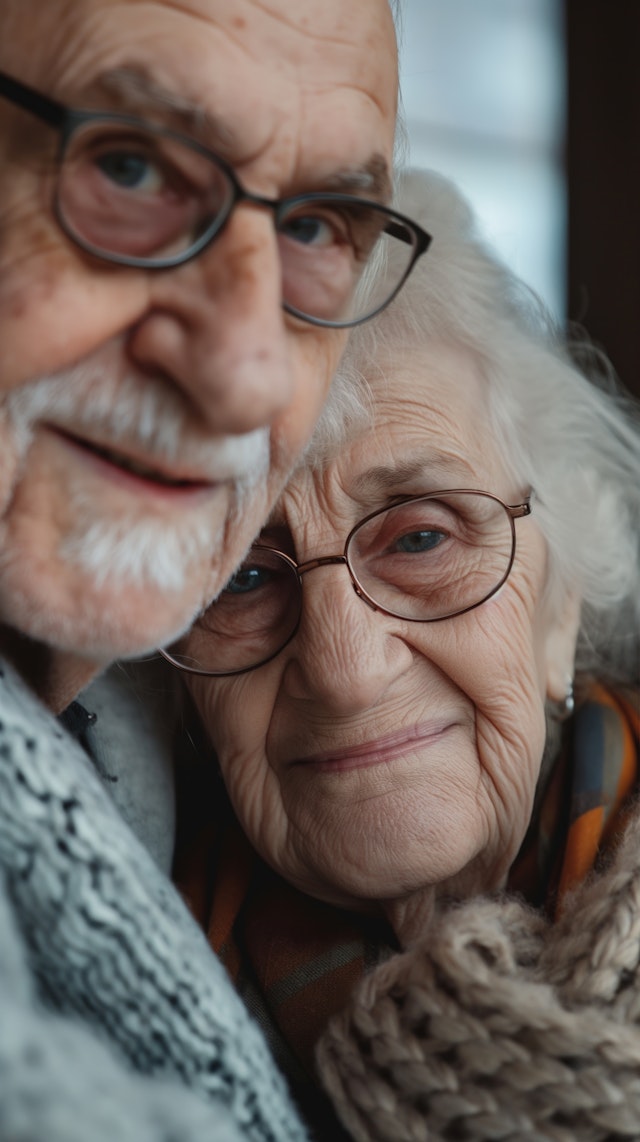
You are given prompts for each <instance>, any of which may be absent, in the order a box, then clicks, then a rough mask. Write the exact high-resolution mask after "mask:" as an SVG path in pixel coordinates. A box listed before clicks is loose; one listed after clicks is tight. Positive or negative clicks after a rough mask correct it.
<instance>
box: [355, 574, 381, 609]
mask: <svg viewBox="0 0 640 1142" xmlns="http://www.w3.org/2000/svg"><path fill="white" fill-rule="evenodd" d="M351 586H352V587H353V589H354V591H355V593H356V595H357V596H358V598H359V599H362V602H363V603H366V604H367V606H368V607H370V608H371V610H372V611H375V613H376V614H378V613H379V611H380V608H379V607H377V606H376V604H375V603H374V602H373V600H372V599H370V598H369V597H368V595H365V593H364V591H363V590H362V587H359V586H358V584H357V583H354V582H353V581H352V583H351Z"/></svg>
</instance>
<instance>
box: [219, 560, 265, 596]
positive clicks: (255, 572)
mask: <svg viewBox="0 0 640 1142" xmlns="http://www.w3.org/2000/svg"><path fill="white" fill-rule="evenodd" d="M271 579H272V573H271V572H270V571H268V570H266V568H264V567H241V568H240V570H239V571H237V572H236V574H235V575H234V576H233V578H232V579H230V580H229V582H228V583H227V585H226V587H225V589H224V593H225V594H227V595H246V594H247V593H248V592H249V591H257V590H258V589H259V588H260V587H266V585H267V584H268V583H269V581H270V580H271Z"/></svg>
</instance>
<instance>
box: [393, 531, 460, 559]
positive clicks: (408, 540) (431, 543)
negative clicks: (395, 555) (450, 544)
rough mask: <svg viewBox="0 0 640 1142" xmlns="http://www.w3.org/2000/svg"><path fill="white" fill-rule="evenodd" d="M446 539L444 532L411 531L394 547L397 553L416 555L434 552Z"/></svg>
mask: <svg viewBox="0 0 640 1142" xmlns="http://www.w3.org/2000/svg"><path fill="white" fill-rule="evenodd" d="M446 538H447V537H446V535H445V533H444V532H443V531H410V532H407V534H406V535H401V536H400V537H399V539H397V540H396V541H395V544H394V547H395V549H396V550H397V551H402V552H405V553H406V554H408V555H415V554H419V553H420V552H421V551H432V550H433V548H434V547H438V546H439V544H441V543H442V542H443V540H445V539H446Z"/></svg>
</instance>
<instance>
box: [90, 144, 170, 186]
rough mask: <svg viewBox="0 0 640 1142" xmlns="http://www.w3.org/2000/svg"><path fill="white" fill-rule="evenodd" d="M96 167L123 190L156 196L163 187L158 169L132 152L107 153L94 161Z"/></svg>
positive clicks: (144, 157) (143, 157)
mask: <svg viewBox="0 0 640 1142" xmlns="http://www.w3.org/2000/svg"><path fill="white" fill-rule="evenodd" d="M96 165H97V166H98V167H99V168H100V170H101V171H102V173H103V174H104V175H105V177H106V178H108V179H109V180H110V181H111V182H113V183H116V185H117V186H119V187H122V188H123V189H124V190H143V191H145V192H146V193H148V194H156V193H157V192H158V191H159V190H162V188H163V186H164V181H165V180H164V179H163V176H162V172H161V171H160V168H159V167H158V166H157V165H156V164H155V163H152V162H150V160H149V159H148V158H147V157H146V156H145V155H140V154H136V153H135V152H134V151H107V152H106V153H105V154H102V155H100V156H99V157H98V158H97V159H96Z"/></svg>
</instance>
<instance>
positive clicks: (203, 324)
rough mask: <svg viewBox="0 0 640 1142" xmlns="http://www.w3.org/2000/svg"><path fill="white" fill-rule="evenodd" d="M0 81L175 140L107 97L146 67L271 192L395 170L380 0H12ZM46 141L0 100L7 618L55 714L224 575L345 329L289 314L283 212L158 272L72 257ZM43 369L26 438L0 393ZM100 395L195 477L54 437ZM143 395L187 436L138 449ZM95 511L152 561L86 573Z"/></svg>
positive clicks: (131, 99) (261, 511)
mask: <svg viewBox="0 0 640 1142" xmlns="http://www.w3.org/2000/svg"><path fill="white" fill-rule="evenodd" d="M0 68H2V69H4V70H6V71H8V72H9V73H10V74H12V75H15V76H16V77H17V78H19V79H21V80H23V81H24V82H26V83H30V84H31V85H33V86H34V87H37V88H38V89H40V90H42V91H43V92H45V93H46V94H49V95H52V96H54V97H57V98H59V99H60V100H62V101H63V102H65V103H67V104H68V105H70V106H76V107H95V108H105V107H106V108H112V109H116V110H129V111H131V112H132V113H136V114H139V115H143V116H144V115H147V116H148V117H149V116H151V117H152V118H153V119H154V121H157V122H161V123H164V122H166V123H168V124H170V125H171V126H173V127H175V128H177V129H182V130H185V129H186V128H185V127H184V125H183V124H182V121H181V119H180V117H179V114H178V112H177V111H175V110H172V109H171V108H170V107H169V106H168V105H167V104H166V103H165V102H164V101H161V102H160V103H158V102H157V100H154V99H153V98H151V100H150V101H149V100H143V101H142V102H139V101H138V97H137V96H134V95H127V96H122V97H121V96H118V97H117V98H116V96H115V95H114V93H113V90H112V89H111V88H109V86H108V84H107V85H105V83H103V82H102V81H100V79H99V77H100V76H101V75H104V73H105V72H112V71H113V70H114V69H115V70H118V69H122V68H135V69H138V70H139V71H140V72H142V73H144V75H145V76H147V77H148V78H149V80H150V81H151V83H152V84H153V85H160V86H161V87H162V89H163V91H165V92H167V93H168V95H169V97H170V99H173V100H175V101H176V102H177V103H180V104H182V103H185V102H188V103H189V104H195V105H196V107H197V108H198V109H200V110H201V111H202V112H205V113H206V114H207V115H208V116H209V118H210V119H211V123H210V124H209V126H208V127H207V128H206V132H205V135H204V141H205V142H206V144H207V145H209V146H211V147H212V148H213V149H215V150H217V151H218V152H219V153H220V154H221V155H222V156H223V157H224V158H225V159H226V160H227V161H228V162H229V163H231V164H232V165H233V166H234V168H235V170H236V172H237V174H238V176H239V178H240V179H241V180H242V182H243V184H244V185H245V186H246V187H247V188H249V189H250V190H252V191H254V192H255V193H257V194H261V195H265V196H270V197H276V196H282V195H285V194H290V193H295V192H296V191H303V190H315V189H322V188H324V187H330V186H331V185H332V180H333V181H334V182H335V180H336V179H337V178H339V177H343V176H344V174H345V172H347V174H348V175H351V174H353V176H354V179H355V183H354V192H355V193H358V191H359V189H360V186H359V180H360V179H361V177H362V176H361V172H362V169H363V168H367V169H368V168H369V167H370V166H371V164H372V162H373V163H374V165H375V167H376V169H378V168H385V167H386V168H388V166H389V164H390V162H391V153H392V145H393V128H394V119H395V99H396V86H397V78H396V60H395V41H394V36H393V25H392V21H391V17H390V13H389V10H388V6H387V3H386V0H353V2H352V3H350V4H349V5H344V4H343V3H341V0H305V3H304V4H303V5H300V4H298V3H292V2H291V0H268V2H267V3H257V2H256V0H70V2H69V0H68V2H66V3H62V2H61V3H57V4H55V5H42V4H41V3H39V2H38V0H19V2H18V0H14V2H9V0H7V3H6V4H5V5H3V11H2V14H0ZM195 130H196V127H194V128H193V131H195ZM203 130H204V128H203ZM55 147H56V136H55V132H53V131H52V130H51V129H50V128H48V127H46V126H45V125H43V124H41V123H39V122H38V121H37V120H35V119H34V118H33V117H31V116H29V115H27V114H25V113H24V112H21V111H19V110H18V109H16V108H13V107H11V106H10V105H9V104H8V103H6V102H5V101H2V100H0V169H1V170H2V178H1V179H0V552H1V557H0V623H4V624H7V625H8V626H9V627H11V628H14V629H16V630H18V631H20V632H23V633H24V634H26V635H28V636H29V637H30V638H31V639H33V640H34V643H33V654H34V655H35V658H34V661H33V663H32V666H33V680H36V682H37V685H39V686H40V688H41V689H42V690H43V692H44V694H45V696H46V697H48V698H49V700H50V701H51V702H52V704H54V705H63V704H64V702H65V701H67V700H68V699H69V697H70V696H71V693H72V692H73V690H74V689H75V688H76V687H77V685H78V684H79V679H80V677H81V676H83V674H90V673H91V672H92V671H93V670H94V669H95V667H96V665H97V664H100V663H103V662H106V661H108V660H109V659H111V658H113V657H115V656H116V655H127V654H135V653H138V652H140V651H142V650H145V649H147V648H149V647H153V646H157V645H158V644H162V643H163V642H166V641H169V640H170V638H171V637H172V636H174V635H175V634H176V633H177V632H178V631H179V630H182V629H184V628H185V626H186V625H187V624H188V622H189V621H190V619H191V618H192V616H193V615H194V613H196V612H197V611H198V610H199V609H200V608H201V607H202V605H203V604H204V603H205V602H206V601H207V600H208V599H210V598H211V597H212V595H213V594H214V593H215V592H216V591H217V590H218V589H219V588H220V586H221V585H222V583H223V582H225V581H226V579H227V578H228V576H229V574H230V573H231V571H232V570H233V568H234V566H235V565H236V564H237V563H238V561H239V560H240V558H241V557H242V555H243V552H244V550H245V549H246V546H247V545H248V543H249V542H250V541H251V539H252V538H253V535H254V534H255V532H256V531H257V530H258V528H259V527H260V525H261V524H262V522H263V520H264V518H265V516H266V514H267V512H268V510H269V508H270V506H271V504H272V503H273V501H274V499H275V497H276V495H277V493H278V492H279V490H280V489H281V487H282V484H283V482H284V480H285V478H286V475H287V474H288V472H289V470H290V468H291V465H292V462H293V461H294V459H295V457H296V456H297V454H298V453H299V451H300V449H301V447H302V446H303V444H304V442H305V441H306V439H307V438H308V435H309V433H310V431H311V428H312V426H313V423H314V421H315V419H316V417H317V414H318V411H319V409H320V407H321V403H322V400H323V398H324V396H325V394H326V391H327V388H328V385H329V382H330V378H331V376H332V374H333V371H334V369H335V366H336V363H337V360H338V357H339V354H340V351H341V349H342V346H343V343H344V334H343V333H342V332H336V331H334V330H323V329H318V328H314V327H313V326H311V325H305V324H303V323H301V322H296V321H294V320H293V319H291V318H289V317H287V316H286V315H285V314H284V312H283V310H282V308H281V304H280V280H279V274H280V270H279V260H278V256H277V247H276V240H275V235H274V229H273V219H272V216H271V214H270V213H269V212H268V211H265V210H262V209H260V208H256V207H255V206H252V205H248V204H242V205H241V206H240V207H238V208H237V210H236V212H235V213H234V215H233V217H232V219H231V220H230V223H229V224H228V226H227V228H226V229H225V231H224V234H223V235H222V236H221V237H220V238H219V240H218V241H217V242H216V243H214V244H213V245H212V246H211V247H210V248H209V249H208V250H207V251H206V252H205V253H204V254H203V255H202V256H201V257H199V258H198V259H197V260H195V261H193V262H190V263H188V264H186V265H184V266H181V267H179V268H176V269H174V270H172V271H165V272H160V273H150V272H145V271H142V270H134V269H124V268H121V267H110V266H107V265H105V264H104V263H100V262H99V261H97V260H94V259H92V258H90V257H88V256H85V255H83V254H82V253H81V251H79V250H78V249H77V248H76V247H75V246H74V245H73V244H72V243H71V242H70V241H69V240H68V239H67V238H65V237H64V235H63V234H62V233H61V231H60V230H59V228H58V226H57V224H56V222H55V220H54V217H53V215H52V209H51V183H52V174H53V169H54V156H55ZM361 192H362V193H368V192H369V190H368V186H367V185H364V187H363V190H362V191H361ZM370 193H371V196H372V197H380V196H382V197H384V196H385V191H384V188H381V189H380V190H371V192H370ZM52 376H53V377H55V378H56V383H57V390H56V391H58V390H59V395H58V396H56V399H55V401H54V408H53V411H52V408H51V407H49V406H47V404H46V399H45V401H44V406H43V403H42V400H40V403H39V404H37V407H36V412H35V413H34V414H33V415H32V419H31V421H30V422H29V438H28V440H27V442H26V443H25V440H24V438H23V437H21V436H20V433H18V432H17V430H16V426H15V423H14V420H13V419H12V413H11V408H10V402H11V400H12V399H15V396H16V394H17V393H20V394H21V395H23V396H24V397H25V399H27V400H28V399H29V398H30V395H31V389H32V387H33V386H34V384H35V383H37V382H40V381H42V382H43V385H42V386H41V388H42V391H43V392H44V394H45V398H46V394H47V393H48V392H49V391H51V392H52V391H53V390H49V388H48V385H49V381H48V378H50V377H52ZM123 394H125V395H123ZM96 397H97V398H98V400H99V401H102V404H103V405H104V407H106V408H107V410H111V409H121V410H122V412H123V415H122V416H121V417H120V420H119V422H118V423H117V424H115V423H114V422H113V421H112V420H109V418H108V416H107V415H106V414H105V413H104V408H103V409H102V412H98V413H96V418H97V419H96V424H97V429H96V433H97V441H98V442H99V443H100V444H101V445H102V446H105V445H107V446H109V447H112V448H115V447H116V446H118V447H120V448H121V449H122V450H123V451H127V450H128V451H129V453H130V454H132V455H134V456H135V457H136V458H137V459H138V460H140V461H142V462H144V463H146V464H147V465H151V466H152V467H153V466H158V465H160V467H162V469H163V471H164V472H165V474H168V475H169V476H170V477H180V478H184V477H187V478H189V479H191V480H201V481H202V486H200V487H199V488H198V489H197V490H196V491H193V490H190V491H189V492H188V493H185V492H182V493H180V492H176V491H175V489H174V490H173V493H172V494H168V493H167V492H166V489H165V490H164V491H163V490H160V491H159V490H158V488H157V487H156V486H154V487H149V486H148V482H145V481H141V480H139V481H133V480H131V479H125V480H121V479H119V478H118V476H117V473H116V474H115V475H114V472H113V470H112V469H111V466H110V465H101V464H100V463H95V462H94V459H93V457H88V456H87V455H86V453H85V452H83V451H82V450H78V449H77V448H74V447H72V446H70V444H69V441H68V439H66V438H65V437H63V436H61V435H60V433H59V432H58V431H52V428H54V429H56V430H57V429H60V428H63V429H65V430H67V431H74V432H76V433H77V434H78V435H82V433H84V434H85V436H87V435H88V436H91V427H90V428H89V429H88V428H87V424H88V425H89V426H91V425H92V416H93V409H94V402H95V400H96ZM39 399H40V398H39ZM148 401H152V402H153V407H154V415H155V417H156V420H157V422H158V425H159V430H162V431H164V429H165V428H167V430H168V428H169V426H170V425H173V426H174V427H175V425H176V424H177V425H178V426H179V427H178V429H177V430H176V431H177V432H178V435H179V442H178V444H177V445H176V446H175V447H174V451H173V453H172V454H171V456H170V457H169V458H167V455H163V453H162V450H161V449H160V448H159V447H158V448H156V446H155V445H154V446H153V447H152V446H150V445H149V444H148V442H146V441H145V440H144V439H143V433H142V428H141V427H140V425H141V424H142V422H143V419H144V408H145V407H146V404H145V402H148ZM56 402H57V403H56ZM60 402H61V403H60ZM87 410H88V411H87ZM81 412H82V414H83V418H82V419H80V413H81ZM154 449H155V450H154ZM96 520H98V521H100V522H101V523H103V524H105V525H106V528H107V530H108V526H109V525H112V527H113V528H114V529H115V530H116V531H118V529H119V534H120V539H121V540H123V537H129V538H130V539H131V543H132V544H135V542H136V537H137V535H138V532H139V530H140V529H141V528H144V527H146V528H147V531H149V529H150V538H149V537H147V540H146V550H147V554H146V557H144V558H143V557H142V556H141V566H142V570H139V571H138V573H137V574H134V573H132V572H127V571H126V570H125V571H122V570H121V571H119V572H116V571H114V572H113V573H111V572H109V573H108V574H107V573H105V574H104V575H102V576H101V575H100V574H99V573H96V564H97V565H98V566H99V565H100V554H99V551H98V553H96V552H95V551H94V553H93V557H92V556H91V553H89V554H87V552H86V548H87V545H89V546H91V545H92V544H93V545H95V541H94V539H93V538H92V536H91V535H90V536H89V539H88V538H87V535H88V534H89V531H90V522H89V521H92V522H93V521H96ZM154 529H155V531H154ZM156 533H157V536H156ZM163 537H164V538H163ZM167 537H169V539H170V540H171V541H172V544H173V546H171V544H170V545H169V546H168V547H166V549H164V548H163V549H162V550H160V549H161V548H162V543H163V542H164V539H166V538H167ZM128 541H129V539H128V538H127V542H128ZM105 543H106V546H107V547H108V541H105ZM156 543H157V546H158V551H159V555H158V561H159V562H162V563H163V565H167V566H169V565H170V564H171V563H172V562H173V563H174V564H175V563H176V562H177V563H180V567H179V568H178V569H176V567H175V566H174V568H173V571H174V573H173V577H172V574H171V573H170V571H169V570H167V571H166V574H164V579H163V578H162V575H160V574H156V575H154V574H153V573H152V571H150V568H153V567H154V566H157V563H156V562H155V552H156V547H155V546H154V545H155V544H156ZM83 544H84V548H83ZM78 551H81V552H82V555H81V557H79V556H78ZM176 552H178V553H179V558H178V556H176ZM92 558H93V562H92ZM145 558H146V562H145ZM5 637H6V642H7V644H8V645H10V644H11V638H10V637H9V635H8V633H7V632H6V631H5ZM2 641H4V640H0V645H1V644H2ZM38 647H40V648H41V649H40V650H38V649H37V648H38ZM44 647H47V648H48V653H45V651H44V649H42V648H44ZM38 655H39V659H38ZM36 659H38V662H37V663H36ZM45 660H46V662H47V663H48V664H49V665H47V666H46V667H44V666H43V663H44V662H45ZM61 663H62V664H63V668H61V666H60V664H61ZM54 664H57V666H56V668H55V669H54ZM29 670H30V667H29V666H28V664H27V673H29ZM38 670H40V673H42V674H44V676H45V677H43V678H39V676H38ZM50 673H51V676H52V677H53V675H54V674H55V676H56V679H57V681H56V682H55V684H54V683H51V684H48V683H47V681H46V676H47V675H48V674H50ZM65 677H66V678H67V680H68V681H67V682H66V683H65V682H64V678H65ZM52 686H53V689H54V690H56V691H57V693H56V695H54V694H52V693H51V692H49V693H47V687H48V688H49V691H51V688H52ZM65 690H66V691H70V692H65V693H63V692H62V691H65Z"/></svg>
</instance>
